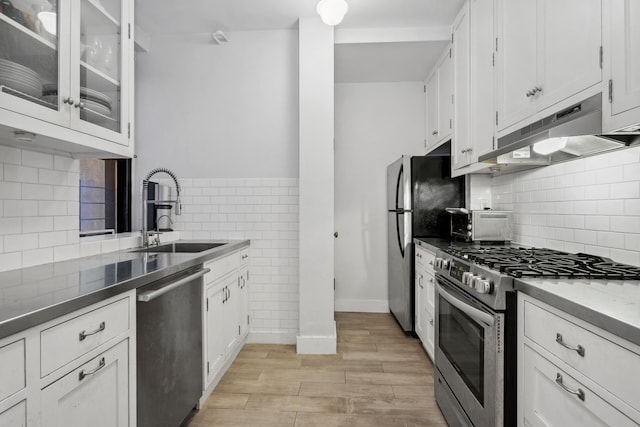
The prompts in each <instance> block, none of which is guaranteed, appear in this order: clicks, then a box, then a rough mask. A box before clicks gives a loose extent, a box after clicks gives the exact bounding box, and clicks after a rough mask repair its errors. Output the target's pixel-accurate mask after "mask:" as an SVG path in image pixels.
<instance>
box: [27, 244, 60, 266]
mask: <svg viewBox="0 0 640 427" xmlns="http://www.w3.org/2000/svg"><path fill="white" fill-rule="evenodd" d="M49 262H53V248H43V249H33V250H30V251H24V252H23V253H22V267H31V266H32V265H40V264H46V263H49Z"/></svg>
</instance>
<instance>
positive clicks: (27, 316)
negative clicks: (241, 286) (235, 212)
mask: <svg viewBox="0 0 640 427" xmlns="http://www.w3.org/2000/svg"><path fill="white" fill-rule="evenodd" d="M196 242H208V241H204V240H197V241H196ZM212 242H224V243H227V244H226V245H223V246H219V247H217V248H213V249H210V250H208V251H204V252H199V253H141V252H131V251H132V250H135V249H132V250H128V251H120V252H113V253H108V254H103V255H96V256H92V257H86V258H78V259H74V260H69V261H61V262H54V263H50V264H44V265H38V266H34V267H27V268H21V269H18V270H10V271H5V272H0V339H2V338H5V337H7V336H9V335H12V334H15V333H17V332H20V331H23V330H26V329H28V328H31V327H33V326H36V325H39V324H41V323H44V322H47V321H49V320H52V319H55V318H57V317H60V316H63V315H65V314H68V313H71V312H72V311H75V310H79V309H81V308H84V307H87V306H89V305H91V304H94V303H97V302H100V301H102V300H104V299H106V298H109V297H112V296H114V295H117V294H119V293H122V292H126V291H129V290H131V289H136V288H138V287H140V286H144V285H147V284H149V283H151V282H154V281H156V280H159V279H163V278H165V277H168V276H171V275H173V274H176V273H179V272H180V271H183V270H186V269H188V268H190V267H194V266H196V265H198V264H203V263H205V262H207V261H210V260H212V259H215V258H218V257H221V256H223V255H226V254H228V253H231V252H234V251H236V250H238V249H241V248H243V247H248V246H249V240H237V241H229V240H215V241H212Z"/></svg>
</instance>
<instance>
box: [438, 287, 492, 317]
mask: <svg viewBox="0 0 640 427" xmlns="http://www.w3.org/2000/svg"><path fill="white" fill-rule="evenodd" d="M438 292H439V294H440V295H441V296H442V298H444V299H446V300H447V302H448V303H449V304H451V305H452V306H454V307H455V308H457V309H459V310H460V311H462V312H463V313H465V314H466V315H467V316H469V317H471V318H472V319H474V320H477V321H479V322H482V323H484V324H485V325H488V326H493V324H494V323H495V319H494V318H493V316H492V315H490V314H488V313H485V312H484V311H482V310H478V309H477V308H475V307H471V306H470V305H468V304H465V303H464V302H462V301H460V300H459V299H458V298H456V297H454V296H453V295H451V294H450V293H449V292H447V291H445V290H444V289H442V286H438Z"/></svg>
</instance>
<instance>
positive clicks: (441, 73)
mask: <svg viewBox="0 0 640 427" xmlns="http://www.w3.org/2000/svg"><path fill="white" fill-rule="evenodd" d="M452 130H453V60H452V52H451V48H449V49H448V51H447V50H445V53H444V55H443V56H442V60H441V61H440V66H439V67H438V140H439V141H440V142H445V141H448V140H449V139H450V138H451V131H452Z"/></svg>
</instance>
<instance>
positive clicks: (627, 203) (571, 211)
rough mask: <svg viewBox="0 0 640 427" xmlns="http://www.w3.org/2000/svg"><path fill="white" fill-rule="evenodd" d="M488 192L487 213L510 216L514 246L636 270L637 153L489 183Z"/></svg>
mask: <svg viewBox="0 0 640 427" xmlns="http://www.w3.org/2000/svg"><path fill="white" fill-rule="evenodd" d="M551 177H553V180H551V179H550V178H551ZM490 187H491V198H492V205H493V206H492V207H493V208H494V209H512V210H513V211H514V213H515V214H514V236H513V238H514V241H515V242H517V243H521V244H525V245H531V246H546V247H550V248H557V249H560V250H565V251H569V252H577V251H580V252H587V253H592V254H595V255H601V256H605V257H612V258H613V259H614V260H616V261H619V262H627V263H630V264H633V265H640V260H638V254H639V253H640V147H634V148H630V149H626V150H620V151H617V152H612V153H606V154H602V155H598V156H593V157H587V158H585V159H578V160H573V161H570V162H566V163H562V164H556V165H551V166H548V167H544V168H539V169H536V170H528V171H522V172H517V173H513V174H508V175H501V176H497V177H493V178H491V185H490ZM471 190H472V194H471V197H472V198H473V197H474V195H473V188H472V189H471ZM551 231H553V234H552V233H551Z"/></svg>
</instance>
